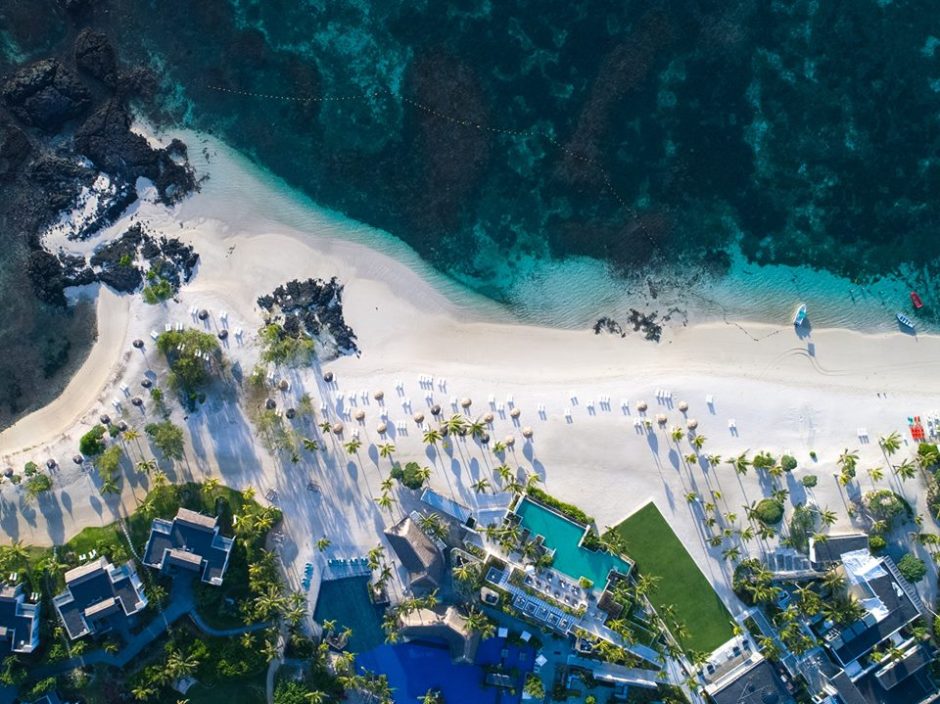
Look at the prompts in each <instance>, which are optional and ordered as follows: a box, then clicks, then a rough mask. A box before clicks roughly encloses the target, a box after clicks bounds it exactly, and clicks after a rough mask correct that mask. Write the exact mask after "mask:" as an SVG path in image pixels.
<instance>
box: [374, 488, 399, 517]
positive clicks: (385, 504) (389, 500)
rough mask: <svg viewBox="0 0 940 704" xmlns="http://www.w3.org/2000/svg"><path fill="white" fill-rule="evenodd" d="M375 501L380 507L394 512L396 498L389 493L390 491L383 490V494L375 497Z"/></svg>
mask: <svg viewBox="0 0 940 704" xmlns="http://www.w3.org/2000/svg"><path fill="white" fill-rule="evenodd" d="M375 503H376V504H378V507H379V508H381V509H384V510H385V511H388V512H389V513H391V512H392V507H393V506H394V505H395V499H394V498H393V497H392V496H390V495H389V494H388V492H382V495H381V496H379V497H377V498H376V499H375Z"/></svg>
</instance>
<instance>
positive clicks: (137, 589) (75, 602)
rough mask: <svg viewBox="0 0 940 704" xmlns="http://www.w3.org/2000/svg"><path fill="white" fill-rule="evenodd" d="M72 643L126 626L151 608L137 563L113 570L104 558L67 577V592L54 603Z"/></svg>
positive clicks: (77, 568) (83, 566) (74, 570)
mask: <svg viewBox="0 0 940 704" xmlns="http://www.w3.org/2000/svg"><path fill="white" fill-rule="evenodd" d="M53 604H55V607H56V610H57V611H58V612H59V617H60V618H61V619H62V623H63V625H64V626H65V630H66V631H68V634H69V637H70V638H72V639H75V638H80V637H82V636H84V635H87V634H89V633H96V632H99V631H103V630H107V629H108V628H110V627H111V626H114V625H118V624H120V623H122V622H125V621H126V620H127V619H128V618H130V617H131V616H133V615H134V614H136V613H137V612H139V611H141V610H142V609H143V608H144V607H145V606H146V605H147V597H146V596H145V595H144V590H143V585H142V584H141V583H140V578H139V577H138V576H137V571H136V570H135V569H134V563H133V562H127V563H125V564H124V565H121V566H120V567H115V566H113V565H112V564H111V563H110V562H108V560H107V559H106V558H104V557H101V558H98V559H97V560H95V561H94V562H89V563H88V564H87V565H82V566H80V567H76V568H74V569H71V570H69V571H68V572H66V573H65V591H64V592H62V593H61V594H58V595H56V597H55V598H54V599H53Z"/></svg>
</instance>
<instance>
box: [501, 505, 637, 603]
mask: <svg viewBox="0 0 940 704" xmlns="http://www.w3.org/2000/svg"><path fill="white" fill-rule="evenodd" d="M516 514H518V516H519V518H520V520H521V525H522V527H523V528H527V529H528V530H529V532H530V533H532V534H533V535H541V536H542V538H543V540H544V541H545V545H546V546H547V547H549V548H551V549H552V550H554V551H555V562H554V563H553V564H552V567H553V568H554V569H556V570H558V571H559V572H563V573H564V574H566V575H568V576H569V577H573V578H574V579H579V578H580V577H587V578H588V579H590V580H591V581H592V582H593V583H594V586H595V587H597V588H598V589H603V588H604V585H606V584H607V575H608V573H609V572H610V571H611V570H617V571H618V572H620V573H621V574H624V575H626V574H629V573H630V563H629V562H627V561H626V560H623V559H622V558H619V557H616V556H615V555H611V554H610V553H606V552H595V551H594V550H588V549H587V548H584V547H581V539H582V538H583V537H584V532H585V526H582V525H580V524H578V523H575V522H574V521H572V520H570V519H568V518H565V517H564V516H562V515H560V514H558V513H556V512H555V511H552V510H551V509H549V508H546V507H545V506H542V505H541V504H537V503H535V502H534V501H532V500H531V499H528V498H524V499H522V501H520V502H519V505H518V506H517V507H516Z"/></svg>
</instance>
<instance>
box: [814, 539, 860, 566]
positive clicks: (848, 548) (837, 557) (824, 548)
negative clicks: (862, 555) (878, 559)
mask: <svg viewBox="0 0 940 704" xmlns="http://www.w3.org/2000/svg"><path fill="white" fill-rule="evenodd" d="M857 550H868V536H867V535H866V534H865V533H844V534H842V535H829V536H827V537H826V539H825V540H816V538H810V539H809V559H810V562H812V563H813V565H814V566H816V567H827V566H829V565H831V564H834V563H836V562H839V561H841V560H842V556H843V555H844V554H845V553H847V552H855V551H857Z"/></svg>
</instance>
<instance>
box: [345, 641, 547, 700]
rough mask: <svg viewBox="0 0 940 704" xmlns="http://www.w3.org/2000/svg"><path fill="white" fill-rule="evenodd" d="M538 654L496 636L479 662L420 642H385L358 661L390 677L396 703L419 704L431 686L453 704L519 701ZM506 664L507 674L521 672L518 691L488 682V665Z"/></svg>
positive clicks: (486, 644)
mask: <svg viewBox="0 0 940 704" xmlns="http://www.w3.org/2000/svg"><path fill="white" fill-rule="evenodd" d="M504 650H505V655H504ZM534 658H535V652H534V651H533V650H532V648H528V647H526V648H522V647H519V646H516V645H507V644H506V641H505V639H503V638H491V639H489V640H487V641H484V642H482V643H481V644H480V647H479V649H478V651H477V657H476V662H475V664H473V665H468V664H455V663H453V662H451V659H450V654H449V652H448V650H447V648H446V646H444V645H440V644H437V643H427V642H418V641H413V642H410V643H398V644H395V645H382V646H379V647H378V648H375V649H374V650H370V651H369V652H367V653H363V654H361V655H359V656H358V657H357V658H356V664H357V665H358V666H359V667H361V668H364V669H366V670H369V671H371V672H375V673H379V674H384V675H385V676H386V677H388V683H389V686H390V687H391V688H392V689H393V691H394V698H395V704H406V703H407V704H414V702H415V701H417V700H418V698H419V697H421V696H423V695H424V694H425V692H427V691H428V690H429V689H438V690H440V691H441V693H442V694H443V695H444V701H445V702H447V704H497V703H498V704H518V702H520V701H521V697H522V684H523V682H524V680H525V675H526V674H527V673H529V672H531V671H532V667H533V663H534ZM500 663H502V665H503V672H505V673H506V674H510V675H513V674H514V675H515V677H514V684H515V687H514V688H515V691H516V693H515V694H510V692H509V690H507V689H496V688H494V687H486V686H485V685H484V679H485V677H486V670H485V669H484V667H485V666H493V665H498V664H500Z"/></svg>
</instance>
